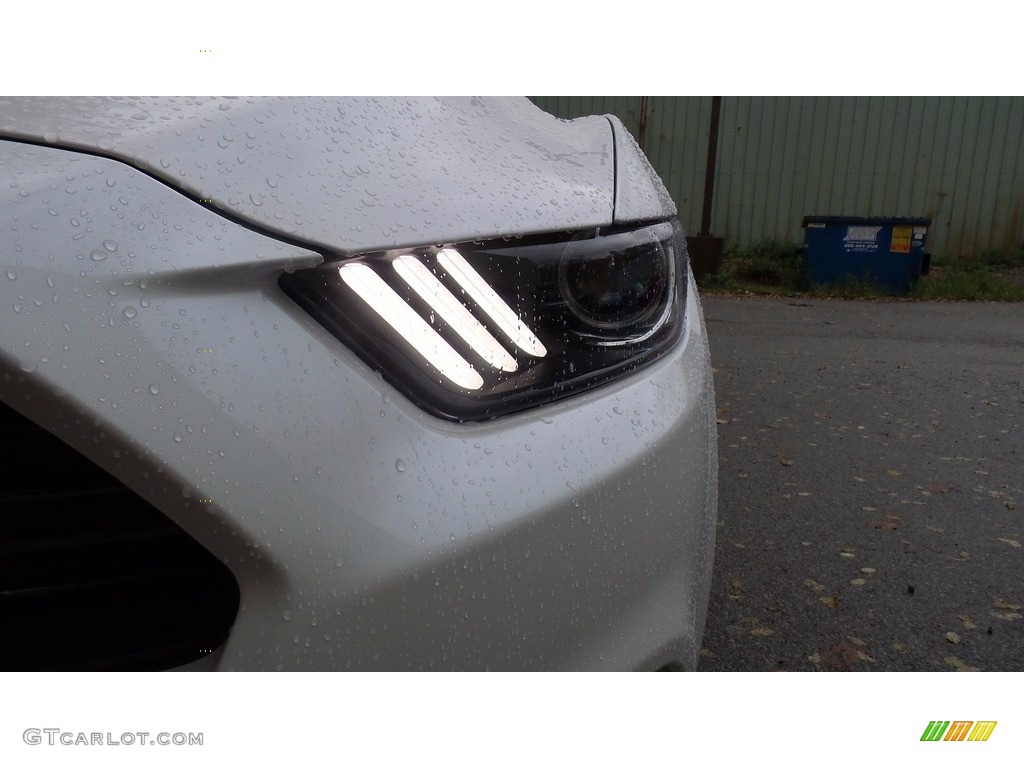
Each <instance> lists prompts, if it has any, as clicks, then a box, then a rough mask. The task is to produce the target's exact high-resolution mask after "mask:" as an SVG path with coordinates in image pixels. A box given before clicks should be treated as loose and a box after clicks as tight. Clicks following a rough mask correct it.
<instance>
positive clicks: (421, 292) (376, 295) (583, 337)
mask: <svg viewBox="0 0 1024 768" xmlns="http://www.w3.org/2000/svg"><path fill="white" fill-rule="evenodd" d="M686 274H687V264H686V249H685V245H684V240H683V237H682V231H681V229H680V227H679V224H678V222H676V221H675V220H672V221H662V222H655V223H650V224H643V225H633V226H630V227H628V228H627V227H617V228H601V229H593V230H587V231H583V232H574V233H563V234H556V235H548V236H531V237H524V238H516V239H511V240H509V239H504V240H492V241H486V242H470V243H454V244H450V245H441V246H428V247H423V248H412V249H402V250H395V251H383V252H377V253H366V254H361V255H359V256H354V257H350V258H345V259H342V260H338V261H332V262H329V263H325V264H323V265H321V266H319V267H317V268H315V269H308V270H302V271H299V272H295V273H291V274H285V275H283V276H282V277H281V280H280V284H281V287H282V289H283V290H284V291H285V293H287V294H288V295H289V296H291V297H292V299H294V300H295V301H296V302H297V303H298V304H299V305H301V306H302V307H303V308H305V309H306V311H308V312H309V313H310V314H311V315H312V316H313V317H314V318H315V319H316V320H317V321H318V322H320V323H321V324H322V325H323V326H324V327H326V328H327V329H328V330H329V331H330V332H331V333H333V334H334V335H335V336H337V337H338V338H339V339H341V340H342V341H343V342H345V344H347V345H348V346H349V347H351V348H352V349H353V350H355V351H356V352H357V353H358V354H359V356H360V357H361V358H362V359H363V360H364V361H366V362H367V363H368V364H369V365H371V366H372V367H373V368H375V369H376V370H378V371H380V372H381V374H382V375H383V376H384V378H385V379H386V380H387V381H388V382H390V383H391V384H392V385H393V386H394V387H395V388H397V389H399V390H400V391H402V392H404V393H405V394H406V396H408V397H409V398H410V399H411V400H412V401H413V402H415V403H416V404H417V405H419V406H420V407H422V408H424V409H425V410H427V411H428V412H430V413H432V414H434V415H436V416H439V417H441V418H445V419H450V420H453V421H471V420H484V419H490V418H494V417H496V416H502V415H506V414H509V413H513V412H516V411H521V410H524V409H526V408H530V407H532V406H535V405H540V404H543V403H548V402H551V401H553V400H557V399H560V398H562V397H566V396H567V395H570V394H572V393H575V392H578V391H580V390H582V389H585V388H589V387H593V386H597V385H600V384H603V383H606V382H608V381H610V380H612V379H614V378H616V377H618V376H621V375H624V374H625V373H627V372H629V371H632V370H634V369H636V368H637V367H639V366H641V365H644V364H646V363H650V362H651V361H653V360H655V359H657V358H658V357H659V356H660V355H662V354H663V353H664V352H666V351H667V350H668V349H669V348H670V347H671V346H672V345H673V344H674V343H675V341H676V339H677V338H678V336H679V334H680V331H681V329H682V326H683V322H682V321H683V311H684V307H685V304H686V301H685V298H686V285H687V280H686Z"/></svg>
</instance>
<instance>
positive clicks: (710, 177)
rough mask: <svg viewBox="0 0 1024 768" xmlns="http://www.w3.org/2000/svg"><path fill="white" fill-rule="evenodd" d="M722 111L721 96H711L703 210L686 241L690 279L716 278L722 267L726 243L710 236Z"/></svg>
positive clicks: (719, 238)
mask: <svg viewBox="0 0 1024 768" xmlns="http://www.w3.org/2000/svg"><path fill="white" fill-rule="evenodd" d="M721 110H722V97H721V96H712V97H711V127H710V129H709V130H708V164H707V171H706V172H705V174H704V210H703V211H702V214H701V218H700V232H699V233H697V234H696V235H692V236H690V237H688V238H686V250H687V252H688V253H689V256H690V267H691V268H692V269H693V276H694V277H696V278H698V279H700V278H703V277H704V276H705V275H717V274H718V272H719V271H720V270H721V268H722V257H723V256H724V253H725V240H724V239H722V238H721V237H713V236H712V235H711V205H712V203H713V202H714V197H715V163H716V162H717V160H718V121H719V115H720V113H721Z"/></svg>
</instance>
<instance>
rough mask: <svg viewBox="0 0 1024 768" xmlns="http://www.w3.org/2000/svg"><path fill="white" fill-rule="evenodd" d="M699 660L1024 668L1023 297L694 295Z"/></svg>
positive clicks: (794, 665)
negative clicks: (702, 542)
mask: <svg viewBox="0 0 1024 768" xmlns="http://www.w3.org/2000/svg"><path fill="white" fill-rule="evenodd" d="M703 303H704V312H705V318H706V320H707V327H708V333H709V337H710V341H711V358H712V366H713V368H714V370H715V389H716V394H717V406H718V422H719V423H718V432H719V457H720V476H719V527H718V537H717V546H716V560H715V570H714V581H713V585H712V593H711V604H710V608H709V614H708V622H707V627H706V630H705V634H704V642H703V650H702V652H701V661H700V669H701V670H709V671H710V670H840V671H846V670H854V671H859V670H885V671H895V670H900V671H907V670H963V671H970V670H986V671H1021V670H1024V620H1022V618H1021V616H1022V611H1024V608H1022V606H1024V547H1022V545H1024V435H1022V425H1024V384H1022V382H1024V305H1021V304H982V303H942V302H904V301H871V302H868V301H838V300H814V299H791V298H788V299H762V298H733V297H724V296H708V297H704V299H703Z"/></svg>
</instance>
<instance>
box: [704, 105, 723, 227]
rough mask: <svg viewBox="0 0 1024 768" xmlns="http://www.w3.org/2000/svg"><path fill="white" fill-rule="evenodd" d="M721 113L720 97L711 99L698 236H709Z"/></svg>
mask: <svg viewBox="0 0 1024 768" xmlns="http://www.w3.org/2000/svg"><path fill="white" fill-rule="evenodd" d="M721 111H722V97H721V96H712V97H711V128H710V129H709V130H708V163H707V170H706V172H705V174H704V211H703V213H702V215H701V217H700V232H699V233H698V234H700V235H701V236H704V237H707V236H709V235H710V234H711V205H712V203H713V202H714V198H715V163H716V162H717V161H718V120H719V115H720V114H721Z"/></svg>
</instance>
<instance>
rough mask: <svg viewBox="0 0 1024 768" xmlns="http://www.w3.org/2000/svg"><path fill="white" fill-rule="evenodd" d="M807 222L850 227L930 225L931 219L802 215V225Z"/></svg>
mask: <svg viewBox="0 0 1024 768" xmlns="http://www.w3.org/2000/svg"><path fill="white" fill-rule="evenodd" d="M808 224H845V225H847V226H851V227H871V226H881V227H884V226H905V227H930V226H931V224H932V220H931V219H927V218H910V217H906V216H804V224H803V225H804V226H805V227H806V226H807V225H808Z"/></svg>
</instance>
